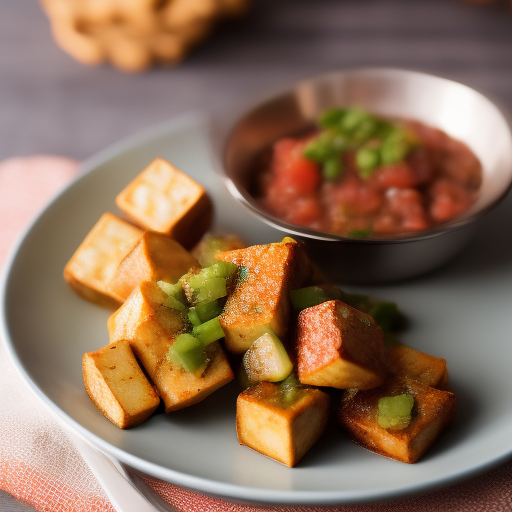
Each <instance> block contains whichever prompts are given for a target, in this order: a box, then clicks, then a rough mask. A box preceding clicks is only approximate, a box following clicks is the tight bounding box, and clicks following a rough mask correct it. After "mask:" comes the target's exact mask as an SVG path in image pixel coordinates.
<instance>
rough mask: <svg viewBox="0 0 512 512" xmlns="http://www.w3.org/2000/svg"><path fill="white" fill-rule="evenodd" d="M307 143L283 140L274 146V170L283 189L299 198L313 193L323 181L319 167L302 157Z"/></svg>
mask: <svg viewBox="0 0 512 512" xmlns="http://www.w3.org/2000/svg"><path fill="white" fill-rule="evenodd" d="M305 144H306V143H305V142H303V141H296V140H293V139H282V140H280V141H278V142H276V144H274V154H273V161H272V168H273V172H274V175H275V177H276V179H278V180H279V183H280V185H281V186H282V187H283V188H289V189H292V190H293V191H294V192H295V193H296V194H297V196H300V195H305V194H311V193H313V192H314V191H315V190H316V189H317V187H318V185H319V184H320V180H321V173H320V169H319V167H318V165H317V164H316V163H315V162H312V161H311V160H308V159H307V158H304V156H303V155H302V153H303V151H304V147H305Z"/></svg>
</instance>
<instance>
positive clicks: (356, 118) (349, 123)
mask: <svg viewBox="0 0 512 512" xmlns="http://www.w3.org/2000/svg"><path fill="white" fill-rule="evenodd" d="M368 119H372V115H371V114H369V113H368V112H367V111H366V110H363V109H361V108H353V109H351V110H347V112H346V113H345V115H344V116H343V119H342V120H341V128H342V131H343V133H346V134H349V135H353V133H354V132H355V131H356V130H357V128H359V126H361V124H362V123H363V122H365V121H367V120H368Z"/></svg>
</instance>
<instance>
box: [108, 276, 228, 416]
mask: <svg viewBox="0 0 512 512" xmlns="http://www.w3.org/2000/svg"><path fill="white" fill-rule="evenodd" d="M165 298H166V295H165V293H164V292H162V290H160V288H159V287H158V285H157V284H156V283H155V282H153V281H150V282H145V283H142V284H140V285H139V286H137V287H136V288H135V289H134V290H133V291H132V293H131V294H130V296H129V297H128V299H126V301H125V303H124V304H123V305H122V306H121V307H120V308H119V309H118V310H117V311H116V312H115V313H114V314H113V315H111V316H110V318H109V319H108V322H107V325H108V329H109V333H110V341H111V342H112V343H113V342H116V341H118V340H121V339H126V340H128V341H129V342H130V346H131V347H132V350H133V351H134V353H135V354H136V356H137V358H138V359H139V361H140V363H141V364H142V366H143V367H144V369H145V370H146V373H147V374H148V375H149V377H150V379H151V380H152V381H153V384H154V385H155V387H156V389H157V391H158V393H159V395H160V397H161V398H162V400H163V402H164V404H165V410H166V412H170V411H174V410H178V409H183V408H184V407H188V406H189V405H193V404H195V403H197V402H200V401H201V400H203V399H204V398H206V397H207V396H208V395H210V394H211V393H213V392H214V391H215V390H217V389H218V388H220V387H221V386H223V385H224V384H227V383H228V382H230V381H231V380H233V378H234V375H233V371H232V370H231V366H230V365H229V362H228V360H227V357H226V354H225V353H224V351H223V350H222V347H221V346H220V344H219V343H218V342H214V343H211V344H210V345H208V346H207V347H206V349H205V350H206V354H207V356H208V358H209V360H210V361H209V363H208V365H207V367H206V369H205V371H204V372H203V373H202V374H200V375H198V374H196V373H193V372H187V371H185V370H184V369H183V368H181V367H180V366H178V365H176V364H174V363H172V362H171V361H170V360H169V359H168V358H167V354H168V352H169V347H170V346H171V345H172V343H173V342H174V340H175V338H176V336H177V335H178V334H179V333H181V332H183V331H185V330H186V329H187V328H188V327H189V325H188V321H187V320H186V318H184V317H183V316H182V315H181V314H180V313H179V312H178V311H176V310H174V309H171V308H167V307H165V306H163V302H164V301H165Z"/></svg>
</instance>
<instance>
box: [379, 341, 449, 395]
mask: <svg viewBox="0 0 512 512" xmlns="http://www.w3.org/2000/svg"><path fill="white" fill-rule="evenodd" d="M385 350H386V361H387V364H388V367H389V369H390V371H391V373H393V374H394V375H396V376H397V377H401V378H408V379H414V380H417V381H418V382H421V383H422V384H424V385H425V386H430V387H431V388H437V389H448V369H447V367H446V361H445V360H444V359H442V358H440V357H435V356H430V355H428V354H425V353H423V352H419V351H418V350H414V349H412V348H409V347H406V346H405V345H391V346H388V347H386V349H385Z"/></svg>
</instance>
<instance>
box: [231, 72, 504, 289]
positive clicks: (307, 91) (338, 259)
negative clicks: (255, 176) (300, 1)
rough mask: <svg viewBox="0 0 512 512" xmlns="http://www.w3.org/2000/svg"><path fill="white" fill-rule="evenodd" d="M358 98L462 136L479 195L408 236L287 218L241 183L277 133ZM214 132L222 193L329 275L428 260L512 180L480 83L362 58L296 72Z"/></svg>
mask: <svg viewBox="0 0 512 512" xmlns="http://www.w3.org/2000/svg"><path fill="white" fill-rule="evenodd" d="M334 106H345V107H347V106H348V107H350V106H360V107H363V108H365V109H367V110H369V111H371V112H373V113H375V114H379V115H382V116H398V117H403V118H410V119H416V120H419V121H421V122H423V123H425V124H428V125H431V126H434V127H437V128H440V129H441V130H443V131H445V132H446V133H447V134H448V135H450V136H451V137H454V138H456V139H459V140H461V141H463V142H465V143H466V144H467V145H468V146H469V147H470V148H471V149H472V150H473V152H474V153H475V154H476V155H477V157H478V158H479V159H480V161H481V163H482V167H483V181H482V186H481V189H480V195H479V198H478V200H477V201H476V203H475V204H474V205H473V207H472V208H471V209H470V210H468V211H467V212H466V213H465V214H464V215H462V216H461V217H458V218H457V219H454V220H453V221H450V222H447V223H444V224H442V225H440V226H437V227H435V228H431V229H428V230H425V231H421V232H418V233H415V234H412V235H409V236H401V237H390V238H385V239H383V238H378V239H376V238H374V239H372V238H366V239H356V240H355V239H350V238H346V237H343V236H338V235H334V234H330V233H323V232H319V231H315V230H312V229H309V228H304V227H301V226H297V225H293V224H289V223H287V222H284V221H282V220H280V219H278V218H276V217H274V216H272V215H270V214H269V213H267V212H265V211H263V210H262V209H261V208H260V207H259V206H258V204H257V202H256V200H255V199H254V197H253V196H252V195H251V192H250V184H251V170H252V165H253V162H254V159H255V158H256V157H257V155H258V154H260V153H261V151H263V150H264V149H265V148H268V147H269V146H270V145H271V144H272V143H273V142H274V141H276V140H277V139H278V138H280V137H283V136H288V135H294V134H297V133H301V132H305V131H306V130H308V129H309V128H311V127H312V126H313V125H314V122H315V120H316V119H317V117H318V115H319V113H321V112H322V111H324V110H326V109H328V108H331V107H334ZM225 130H227V131H226V132H225V133H226V135H225V136H223V137H222V139H223V141H222V144H221V146H222V147H221V155H222V173H223V177H224V180H225V183H226V185H227V187H228V189H229V191H230V192H231V193H232V195H233V196H234V197H235V198H236V199H237V200H238V201H239V202H240V203H241V204H243V205H244V206H245V207H247V208H248V209H249V210H250V211H251V212H252V213H253V214H254V215H256V216H257V217H258V218H259V219H261V221H262V222H265V223H267V224H269V225H270V226H272V227H274V228H275V229H277V230H279V231H281V232H282V233H283V235H290V236H293V237H294V238H299V239H301V240H303V241H304V242H305V243H306V246H307V248H308V252H309V253H310V255H311V257H312V258H313V259H314V260H316V261H317V262H318V263H319V264H321V266H322V269H324V270H325V272H326V273H327V274H328V275H329V276H330V277H331V278H333V279H336V280H340V281H343V282H358V283H383V282H390V281H396V280H401V279H406V278H410V277H414V276H417V275H420V274H423V273H425V272H427V271H430V270H433V269H435V268H436V267H438V266H440V265H442V264H444V263H446V262H447V261H448V260H449V259H450V258H452V257H453V256H455V255H456V254H457V252H459V251H460V250H461V249H462V247H463V246H464V244H465V243H466V242H467V241H468V239H469V238H470V237H471V235H472V233H473V231H474V228H475V226H476V224H477V223H476V222H475V221H476V220H478V219H479V218H481V217H482V215H484V214H485V213H486V212H488V211H489V210H490V209H491V208H492V207H493V206H495V205H496V204H497V203H498V202H499V201H500V200H501V199H502V198H503V197H504V196H505V194H506V193H507V191H508V190H509V188H510V186H511V183H512V135H511V132H510V127H509V124H508V122H507V120H506V118H505V116H504V115H503V113H502V112H501V111H500V110H499V109H498V108H497V107H496V105H495V104H493V103H492V102H491V101H490V100H489V99H488V98H486V97H485V96H483V95H482V94H481V93H479V92H477V91H475V90H473V89H471V88H469V87H467V86H465V85H462V84H459V83H456V82H453V81H451V80H447V79H444V78H439V77H436V76H432V75H428V74H424V73H418V72H413V71H406V70H399V69H386V68H371V69H355V70H348V71H339V72H334V73H329V74H325V75H321V76H318V77H315V78H311V79H309V80H305V81H302V82H300V83H298V84H296V85H295V86H293V87H291V88H290V89H288V90H285V91H283V92H281V93H278V94H276V95H274V96H272V97H268V98H266V99H264V100H263V101H261V102H259V103H257V104H255V105H253V106H252V107H250V108H248V109H246V110H245V111H244V113H243V114H242V115H239V116H237V117H236V118H235V120H234V121H233V122H230V123H228V125H227V127H225Z"/></svg>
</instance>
